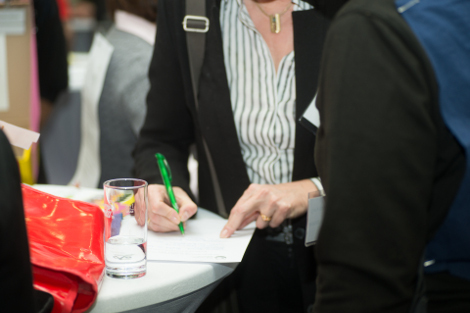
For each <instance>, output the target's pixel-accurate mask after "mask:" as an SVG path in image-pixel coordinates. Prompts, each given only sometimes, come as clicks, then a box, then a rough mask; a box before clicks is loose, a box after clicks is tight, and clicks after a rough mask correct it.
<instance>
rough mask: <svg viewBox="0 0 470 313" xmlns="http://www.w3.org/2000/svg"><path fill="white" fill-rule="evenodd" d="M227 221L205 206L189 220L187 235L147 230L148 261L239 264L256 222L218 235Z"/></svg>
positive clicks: (186, 229)
mask: <svg viewBox="0 0 470 313" xmlns="http://www.w3.org/2000/svg"><path fill="white" fill-rule="evenodd" d="M226 223H227V220H225V219H223V218H221V217H220V216H218V215H216V214H214V213H211V212H209V211H207V210H204V209H201V208H200V209H199V210H198V213H197V216H196V218H194V219H190V220H188V221H187V222H186V228H185V234H184V235H181V233H179V232H171V233H155V232H152V231H149V232H148V238H147V260H149V261H180V262H209V263H237V262H241V260H242V258H243V255H244V254H245V251H246V248H247V247H248V244H249V243H250V240H251V237H252V236H253V232H254V231H255V223H251V224H250V225H248V226H246V227H245V228H244V229H242V230H239V231H236V232H235V233H234V234H233V235H232V236H231V237H230V238H225V239H221V238H219V234H220V232H221V231H222V228H223V227H224V226H225V224H226Z"/></svg>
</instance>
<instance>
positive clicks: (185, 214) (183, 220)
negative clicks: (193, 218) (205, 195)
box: [181, 212, 189, 222]
mask: <svg viewBox="0 0 470 313" xmlns="http://www.w3.org/2000/svg"><path fill="white" fill-rule="evenodd" d="M188 218H189V214H188V213H187V212H184V213H183V217H181V221H182V222H186V221H187V220H188Z"/></svg>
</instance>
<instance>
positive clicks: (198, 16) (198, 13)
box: [183, 0, 209, 106]
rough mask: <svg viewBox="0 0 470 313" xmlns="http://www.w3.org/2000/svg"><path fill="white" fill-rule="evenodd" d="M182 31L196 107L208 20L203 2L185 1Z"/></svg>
mask: <svg viewBox="0 0 470 313" xmlns="http://www.w3.org/2000/svg"><path fill="white" fill-rule="evenodd" d="M183 29H184V30H185V31H186V44H187V46H188V56H189V66H190V69H191V81H192V82H193V93H194V96H195V98H194V101H196V106H197V90H198V86H199V75H200V74H201V68H202V62H203V60H204V47H205V44H206V33H207V31H208V30H209V19H208V18H207V17H206V1H205V0H186V15H185V17H184V19H183Z"/></svg>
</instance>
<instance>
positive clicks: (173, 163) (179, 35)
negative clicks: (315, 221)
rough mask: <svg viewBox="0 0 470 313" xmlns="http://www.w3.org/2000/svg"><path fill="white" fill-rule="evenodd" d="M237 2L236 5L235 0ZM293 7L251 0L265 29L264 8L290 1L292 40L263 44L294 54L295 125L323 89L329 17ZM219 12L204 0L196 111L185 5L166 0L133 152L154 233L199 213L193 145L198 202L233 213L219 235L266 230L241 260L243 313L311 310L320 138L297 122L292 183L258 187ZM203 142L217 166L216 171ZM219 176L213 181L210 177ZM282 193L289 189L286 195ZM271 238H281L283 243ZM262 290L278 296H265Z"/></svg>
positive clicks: (285, 20) (237, 279) (235, 278)
mask: <svg viewBox="0 0 470 313" xmlns="http://www.w3.org/2000/svg"><path fill="white" fill-rule="evenodd" d="M222 1H225V0H222ZM230 1H237V0H228V2H230ZM294 2H299V1H294ZM226 3H227V2H226ZM289 3H290V2H289V1H287V2H286V1H285V0H275V1H270V2H259V3H254V2H253V0H246V1H245V2H244V4H245V6H246V8H247V10H248V12H249V14H250V16H251V18H252V20H253V21H254V23H255V26H257V25H259V24H257V21H259V22H260V23H261V21H265V22H266V23H268V21H269V20H268V19H267V17H266V16H264V15H263V12H262V11H261V10H258V8H259V7H258V8H257V6H261V8H263V10H264V11H265V12H276V11H280V9H281V8H283V7H286V4H287V5H288V10H287V14H284V15H283V16H282V17H281V22H282V27H283V30H284V31H285V32H288V31H290V33H287V34H286V35H283V36H284V37H282V38H287V40H284V41H279V40H278V38H277V37H274V36H275V35H272V34H266V33H265V32H264V30H261V31H260V33H261V34H262V35H263V38H264V39H265V40H268V41H269V40H270V39H269V38H271V39H273V38H274V39H273V41H272V42H271V41H269V42H270V43H271V44H272V45H271V46H270V48H271V49H270V51H271V55H272V56H273V61H274V63H275V66H276V68H277V62H278V59H279V58H278V56H281V57H282V56H283V54H284V51H288V50H289V47H290V50H291V51H292V49H293V50H295V79H296V88H295V94H296V96H295V108H294V110H295V121H298V119H299V118H300V116H301V115H302V113H303V112H304V110H305V108H306V107H307V106H308V105H309V104H310V103H311V102H312V100H313V98H314V95H315V92H316V85H317V76H318V68H319V62H320V56H321V51H322V45H323V39H324V36H325V33H326V30H327V27H328V19H327V18H325V17H324V16H323V15H321V14H320V13H319V12H317V10H316V9H309V10H303V11H295V12H293V13H292V10H293V6H292V7H289ZM222 4H225V3H222ZM220 7H221V1H220V0H206V13H207V17H208V18H209V20H210V27H209V31H208V32H207V33H206V36H205V37H206V41H205V52H204V53H205V54H204V61H203V65H202V69H201V74H200V77H199V86H198V88H197V90H198V93H197V94H198V106H197V107H196V104H195V101H194V97H193V90H192V83H191V76H190V69H189V62H188V51H187V45H186V34H185V31H184V30H183V27H182V21H183V18H184V16H185V13H184V12H185V5H184V1H183V0H160V1H159V6H158V14H159V17H158V21H157V37H156V43H155V50H154V55H153V59H152V62H151V65H150V70H149V77H150V82H151V89H150V92H149V94H148V97H147V106H148V108H147V117H146V121H145V123H144V126H143V128H142V131H141V133H140V138H139V140H138V143H137V146H136V149H135V151H134V158H135V174H136V176H138V177H140V178H143V179H146V180H147V181H148V182H149V184H152V185H151V186H150V187H149V200H150V210H149V216H150V223H149V228H150V229H152V230H154V231H173V230H177V229H178V228H177V225H178V223H179V222H180V221H185V220H187V219H188V218H189V217H190V216H192V215H193V214H195V213H196V208H197V206H196V204H195V202H196V197H194V195H193V194H192V192H191V190H190V187H189V172H188V168H187V163H188V157H189V154H190V147H191V145H193V144H195V145H196V150H197V159H198V163H199V168H198V181H199V195H198V200H197V205H198V206H200V207H203V208H206V209H208V210H211V211H213V212H216V213H218V214H220V215H222V216H224V217H227V216H229V215H230V219H229V224H228V226H227V227H226V229H227V232H226V233H224V232H223V231H222V230H221V232H222V235H221V236H222V237H228V236H230V235H231V233H232V232H233V231H234V229H236V228H238V227H240V226H243V224H244V223H245V222H248V221H251V220H255V219H256V220H257V226H258V228H260V229H258V230H257V231H256V232H255V234H254V236H253V239H252V241H251V243H250V245H249V247H248V250H247V251H246V254H245V256H244V259H243V261H242V263H241V264H240V265H239V266H238V267H237V270H236V271H235V273H234V274H233V275H231V277H230V284H235V287H234V288H236V290H237V292H238V296H239V299H240V298H241V299H242V300H243V301H241V302H239V305H240V309H241V310H242V311H256V312H259V311H260V310H262V311H269V310H271V311H272V312H277V311H279V310H281V311H282V310H283V305H284V310H286V309H287V310H289V312H296V311H299V312H300V311H305V309H306V308H307V307H308V306H309V305H311V304H312V303H313V300H314V294H315V267H314V266H312V264H314V262H315V261H314V255H313V249H312V248H305V246H304V233H305V214H304V213H305V210H306V207H307V193H308V192H309V191H313V190H316V186H315V184H314V183H313V182H312V181H311V180H310V178H314V177H316V176H317V170H316V168H315V164H314V160H313V151H314V144H315V136H314V135H313V134H312V133H310V132H309V131H308V130H306V129H304V128H303V127H302V126H301V125H300V124H299V123H298V122H295V149H294V153H293V170H292V177H291V180H290V182H288V183H286V184H281V185H282V186H281V185H262V184H258V185H253V184H251V181H250V178H249V176H248V174H247V165H246V163H245V160H244V158H243V155H242V151H241V146H240V142H239V138H238V136H237V129H236V125H235V122H234V115H233V111H232V106H231V98H230V95H231V93H230V88H229V83H228V81H227V73H226V68H225V64H224V48H223V39H222V34H221V31H222V30H221V25H220V16H219V13H220ZM266 25H269V24H266ZM258 28H259V27H257V29H258ZM261 28H262V27H261ZM281 34H282V30H281ZM271 35H272V36H271ZM268 45H269V44H268ZM289 45H290V46H289ZM253 49H254V48H253ZM279 51H281V53H280V54H279V53H278V52H279ZM288 52H289V51H288ZM204 141H205V144H207V148H208V149H207V150H208V151H209V153H210V158H211V160H212V164H213V169H214V171H213V172H212V173H211V170H210V168H209V167H210V164H209V160H208V155H207V153H206V150H205V148H204ZM157 152H158V153H162V154H163V155H165V157H166V158H167V160H168V163H169V165H170V167H171V171H172V174H173V175H172V176H173V185H174V186H176V187H175V188H174V189H175V193H176V196H177V198H178V201H179V205H180V215H177V214H176V212H174V210H173V209H171V207H170V206H169V205H168V203H169V202H168V200H167V198H166V193H165V190H164V188H163V186H161V185H160V184H161V177H160V173H159V170H158V167H157V164H156V161H155V157H154V155H155V153H157ZM211 175H212V176H211ZM214 176H215V177H216V179H215V180H214V179H212V178H213V177H214ZM250 184H251V185H250ZM214 186H215V187H214ZM283 187H285V188H287V189H288V190H289V191H284V189H283V190H281V189H282V188H283ZM217 189H219V190H220V197H219V198H218V199H217V198H216V196H215V194H216V192H215V191H216V190H217ZM279 190H281V193H282V194H283V195H285V196H284V197H281V198H280V199H278V200H277V201H272V202H271V206H269V205H268V204H267V202H268V201H269V199H273V194H274V193H275V192H278V191H279ZM245 192H246V193H245ZM250 192H253V193H254V194H255V195H254V196H253V197H255V198H256V199H257V200H259V201H258V202H261V204H260V205H256V206H255V205H250V204H249V201H248V200H246V198H247V197H248V196H247V193H250ZM244 193H245V195H244ZM263 195H265V198H263ZM286 196H287V197H286ZM243 197H245V198H243ZM289 197H290V198H292V199H289V201H290V204H291V207H290V208H291V209H288V208H287V207H288V206H284V207H282V202H284V203H285V202H287V198H289ZM244 199H245V200H246V201H244ZM237 202H238V204H237ZM281 207H282V208H281ZM246 208H247V209H246ZM231 211H232V213H230V212H231ZM263 218H264V219H263ZM286 218H287V219H286ZM270 219H271V221H269V220H270ZM284 220H288V221H289V224H291V228H289V229H288V227H287V226H286V224H287V222H286V221H284ZM283 225H284V227H282V226H283ZM261 228H263V229H261ZM285 229H288V230H289V232H290V234H288V235H289V236H290V237H289V238H291V239H292V241H293V242H292V243H286V242H285V238H284V236H283V235H282V232H283V230H285ZM267 238H268V239H267ZM269 238H281V241H279V240H277V239H276V240H270V239H269ZM287 240H290V239H287ZM224 283H225V284H229V283H228V282H224ZM218 289H219V290H221V289H223V288H218ZM264 289H266V290H271V289H272V290H274V291H273V292H270V291H266V292H264V293H263V290H264Z"/></svg>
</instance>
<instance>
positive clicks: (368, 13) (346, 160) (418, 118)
mask: <svg viewBox="0 0 470 313" xmlns="http://www.w3.org/2000/svg"><path fill="white" fill-rule="evenodd" d="M469 16H470V3H469V2H468V1H460V0H452V1H446V2H442V1H437V0H421V1H409V0H384V1H374V0H357V1H350V2H349V3H348V4H346V5H345V6H344V7H343V8H342V9H341V11H340V12H339V13H338V14H337V15H336V17H335V18H334V20H333V22H332V24H331V27H330V29H329V32H328V35H327V39H326V41H325V50H324V53H323V59H322V65H321V74H320V75H321V80H320V84H319V91H318V98H317V107H318V109H319V112H320V127H319V129H318V132H317V145H316V151H315V160H316V164H317V166H318V169H319V173H320V177H321V179H322V183H323V186H324V190H325V193H326V207H325V214H324V220H323V224H322V226H321V229H320V233H319V237H318V242H317V250H316V252H317V261H318V286H317V295H316V303H315V309H314V312H318V313H323V312H389V313H392V312H393V313H395V312H396V313H398V312H403V313H404V312H426V310H427V312H462V313H463V312H470V249H469V247H470V231H469V229H470V228H469V227H468V225H469V224H468V222H469V221H470V209H469V208H470V141H469V138H470V111H469V103H470V91H469V88H468V86H469V85H470V74H469V73H470V72H469V70H468V69H469V68H470V46H469V45H468V43H469V42H470V24H469V22H468V17H469ZM423 272H424V273H423ZM426 298H427V305H426Z"/></svg>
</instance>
